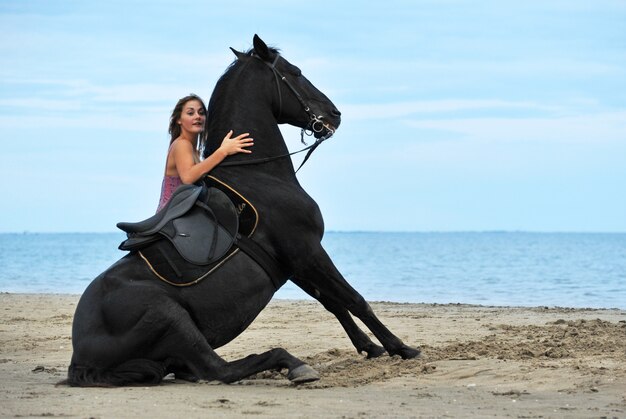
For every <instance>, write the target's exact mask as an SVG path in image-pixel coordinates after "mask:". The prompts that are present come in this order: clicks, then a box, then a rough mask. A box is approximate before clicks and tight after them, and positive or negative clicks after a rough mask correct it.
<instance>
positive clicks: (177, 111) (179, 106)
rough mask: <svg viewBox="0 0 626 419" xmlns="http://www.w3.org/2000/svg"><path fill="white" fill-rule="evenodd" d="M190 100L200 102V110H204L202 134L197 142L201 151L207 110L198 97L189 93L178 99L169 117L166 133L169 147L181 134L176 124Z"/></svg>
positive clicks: (204, 139)
mask: <svg viewBox="0 0 626 419" xmlns="http://www.w3.org/2000/svg"><path fill="white" fill-rule="evenodd" d="M190 100H197V101H198V102H200V103H201V104H202V109H204V115H205V118H204V129H203V130H202V133H201V134H200V141H199V142H198V148H200V149H202V148H203V147H204V144H205V141H206V138H205V137H206V126H207V120H208V119H207V117H206V116H207V110H206V105H205V104H204V101H203V100H202V99H201V98H200V96H198V95H196V94H193V93H190V94H189V95H187V96H185V97H184V98H182V99H180V100H179V101H178V102H177V103H176V106H174V110H173V111H172V116H170V127H169V129H168V131H167V132H168V133H169V134H170V145H172V143H173V142H174V140H175V139H177V138H178V137H180V134H181V128H180V125H179V124H178V120H179V119H180V117H181V115H182V113H183V108H184V107H185V104H186V103H187V102H189V101H190Z"/></svg>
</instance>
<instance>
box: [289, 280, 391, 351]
mask: <svg viewBox="0 0 626 419" xmlns="http://www.w3.org/2000/svg"><path fill="white" fill-rule="evenodd" d="M291 281H292V282H293V283H294V284H296V285H297V286H298V287H300V288H301V289H302V290H303V291H305V292H306V293H307V294H309V295H310V296H311V297H313V298H315V299H316V300H317V301H319V302H320V303H321V304H322V305H323V306H324V308H325V309H326V310H328V311H329V312H331V313H332V314H333V315H334V316H335V317H336V318H337V320H339V323H340V324H341V326H342V327H343V329H344V330H345V331H346V334H347V335H348V337H349V338H350V340H351V341H352V344H353V345H354V347H355V348H356V350H357V352H358V353H362V352H365V353H366V354H367V357H368V358H377V357H379V356H381V355H383V354H384V353H385V348H383V347H382V346H380V345H376V344H375V343H374V342H372V340H371V339H370V338H369V337H368V336H367V335H366V334H365V333H364V332H363V331H362V330H361V329H360V328H359V326H357V324H356V323H355V322H354V320H353V319H352V316H351V315H350V313H349V312H348V310H346V309H345V308H343V307H342V306H340V305H339V304H337V303H336V302H335V301H333V300H331V299H330V298H328V297H327V295H326V294H321V293H319V292H316V291H317V290H316V289H315V288H314V287H313V286H311V284H309V283H308V282H305V281H300V280H299V279H298V278H297V277H292V278H291Z"/></svg>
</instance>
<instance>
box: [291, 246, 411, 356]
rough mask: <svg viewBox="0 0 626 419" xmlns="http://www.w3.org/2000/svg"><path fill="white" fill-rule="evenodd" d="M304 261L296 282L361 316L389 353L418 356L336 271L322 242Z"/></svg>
mask: <svg viewBox="0 0 626 419" xmlns="http://www.w3.org/2000/svg"><path fill="white" fill-rule="evenodd" d="M307 260H308V261H309V263H308V264H301V265H296V266H297V268H296V273H295V275H294V276H295V277H296V278H298V281H299V283H302V284H308V285H307V287H308V288H312V289H313V290H314V291H315V295H316V294H318V293H319V295H320V296H323V298H326V299H328V300H330V301H332V302H334V303H335V304H336V305H338V306H339V307H343V309H345V310H347V311H349V312H350V313H352V314H353V315H354V316H355V317H357V318H358V319H360V320H361V321H362V322H363V323H364V324H365V325H366V326H367V328H368V329H369V330H371V331H372V333H373V334H374V336H376V339H378V340H379V341H380V343H381V344H382V345H383V347H384V348H385V349H386V350H387V352H388V353H389V355H400V356H401V357H402V358H404V359H409V358H415V357H417V356H419V355H420V350H419V349H416V348H411V347H409V346H407V345H405V344H404V343H403V342H402V341H401V340H400V339H399V338H398V337H397V336H395V335H394V334H393V333H391V332H390V331H389V329H387V327H386V326H385V325H384V324H382V322H381V321H380V320H379V319H378V318H377V317H376V315H375V314H374V312H373V311H372V308H371V307H370V305H369V304H368V303H367V301H365V299H364V298H363V296H361V294H359V293H358V292H357V291H356V290H355V289H354V288H352V287H351V286H350V284H348V282H347V281H346V280H345V279H344V277H343V276H342V275H341V273H340V272H339V271H338V270H337V268H336V267H335V265H334V264H333V262H332V260H331V259H330V257H329V256H328V254H326V251H325V250H324V248H323V247H322V246H321V245H320V246H319V247H317V249H313V250H312V251H311V252H310V253H308V255H307ZM335 311H336V312H337V311H338V310H337V309H336V310H335ZM338 318H339V317H338ZM340 321H341V320H340ZM342 325H343V323H342ZM355 326H356V325H355ZM348 333H349V332H348ZM351 339H352V337H351Z"/></svg>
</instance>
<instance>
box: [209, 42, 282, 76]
mask: <svg viewBox="0 0 626 419" xmlns="http://www.w3.org/2000/svg"><path fill="white" fill-rule="evenodd" d="M268 49H269V51H270V52H271V53H273V54H280V49H279V48H276V47H268ZM243 54H244V55H246V56H248V57H252V55H253V54H254V48H250V49H249V50H247V51H245V52H243ZM238 62H239V59H238V58H235V59H234V60H233V62H231V63H230V64H229V65H228V67H226V70H224V72H223V73H222V75H221V76H220V78H219V80H221V79H222V77H224V76H225V75H226V74H228V72H230V70H232V69H233V67H235V66H236V65H237V63H238ZM219 80H218V82H219Z"/></svg>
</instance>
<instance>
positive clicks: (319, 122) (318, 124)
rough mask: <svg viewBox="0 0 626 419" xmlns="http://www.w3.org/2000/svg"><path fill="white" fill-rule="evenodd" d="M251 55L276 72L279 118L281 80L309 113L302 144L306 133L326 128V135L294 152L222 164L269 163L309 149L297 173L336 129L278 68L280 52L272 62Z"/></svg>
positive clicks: (280, 112) (310, 133)
mask: <svg viewBox="0 0 626 419" xmlns="http://www.w3.org/2000/svg"><path fill="white" fill-rule="evenodd" d="M251 56H252V57H254V58H256V59H258V60H260V61H261V62H262V63H264V64H265V65H267V66H268V67H269V68H270V69H271V70H272V73H273V74H274V79H275V80H276V89H277V90H278V118H279V119H280V117H281V115H282V112H283V96H282V91H281V89H280V85H281V83H280V82H281V81H282V82H284V83H285V85H286V86H287V88H288V89H289V90H290V91H291V92H292V93H293V94H294V96H295V97H296V99H298V102H300V104H301V105H302V107H303V108H304V111H305V112H306V113H307V114H308V115H309V122H308V123H307V125H306V127H304V128H302V129H301V131H300V141H301V142H302V144H304V145H307V143H306V141H304V136H305V135H307V136H312V135H314V134H315V133H320V132H322V131H323V130H324V129H325V130H326V135H323V136H321V137H319V138H317V139H316V140H315V142H314V143H313V144H311V145H309V146H307V147H305V148H303V149H301V150H298V151H294V152H292V153H286V154H281V155H279V156H273V157H265V158H262V159H253V160H239V161H227V162H222V163H221V164H220V166H243V165H248V164H260V163H267V162H270V161H274V160H278V159H282V158H285V157H289V156H293V155H294V154H298V153H302V152H304V151H307V150H308V151H309V152H308V153H307V154H306V156H305V157H304V159H303V160H302V163H300V166H299V167H298V169H297V170H296V173H297V172H298V170H300V169H301V168H302V166H304V163H306V161H307V160H308V159H309V157H310V156H311V154H312V153H313V151H315V149H316V148H317V147H318V146H319V145H320V144H321V143H323V142H324V141H326V140H327V139H329V138H330V137H332V135H333V134H334V133H335V129H333V128H332V127H331V126H330V125H329V124H327V123H325V122H324V121H323V117H322V116H317V115H315V114H314V113H313V111H311V107H310V106H309V105H308V103H307V102H306V101H305V100H304V98H303V97H302V95H301V94H300V92H298V91H297V90H296V88H295V87H293V85H292V84H291V83H290V82H289V80H287V78H286V77H285V76H284V75H283V74H282V73H281V72H280V71H279V70H278V69H277V68H276V63H277V62H278V59H279V58H280V54H278V53H277V54H276V58H274V61H273V62H272V63H269V62H267V61H265V60H263V59H262V58H261V57H259V56H258V55H256V54H254V53H252V54H251Z"/></svg>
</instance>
